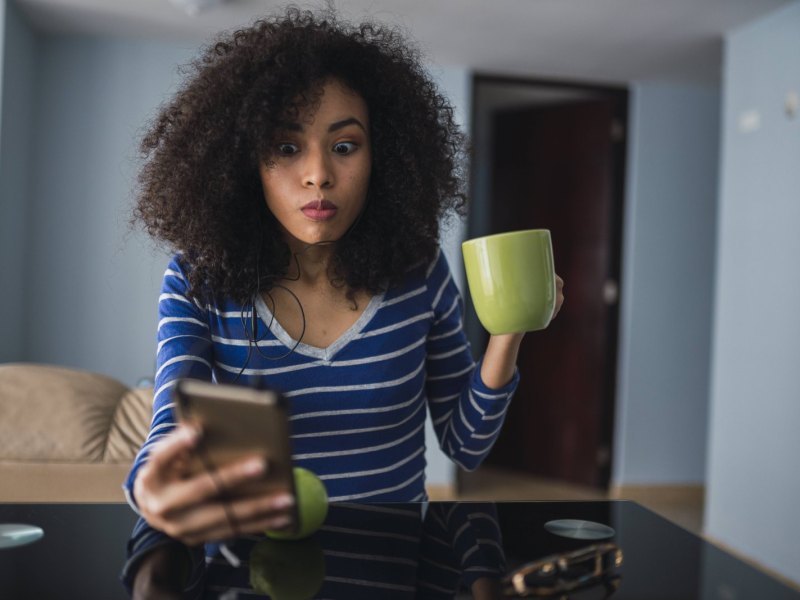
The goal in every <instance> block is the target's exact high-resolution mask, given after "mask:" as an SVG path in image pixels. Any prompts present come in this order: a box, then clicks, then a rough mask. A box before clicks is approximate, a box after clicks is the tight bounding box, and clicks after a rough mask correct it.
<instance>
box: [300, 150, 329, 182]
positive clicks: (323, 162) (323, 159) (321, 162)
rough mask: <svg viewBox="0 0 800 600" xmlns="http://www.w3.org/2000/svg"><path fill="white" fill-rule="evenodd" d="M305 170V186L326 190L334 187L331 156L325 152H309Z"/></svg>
mask: <svg viewBox="0 0 800 600" xmlns="http://www.w3.org/2000/svg"><path fill="white" fill-rule="evenodd" d="M303 166H304V170H303V185H304V186H305V187H318V188H320V189H321V188H326V187H331V186H332V185H333V170H332V168H331V162H330V156H328V153H327V152H324V151H323V150H316V149H313V150H309V151H308V152H307V153H306V160H305V163H304V165H303Z"/></svg>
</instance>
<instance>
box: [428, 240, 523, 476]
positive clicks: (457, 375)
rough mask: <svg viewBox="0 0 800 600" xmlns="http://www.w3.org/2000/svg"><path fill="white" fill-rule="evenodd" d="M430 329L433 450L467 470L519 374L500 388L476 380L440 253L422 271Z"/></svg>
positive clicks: (479, 456) (492, 432)
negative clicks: (435, 442) (436, 448)
mask: <svg viewBox="0 0 800 600" xmlns="http://www.w3.org/2000/svg"><path fill="white" fill-rule="evenodd" d="M427 286H428V293H429V295H430V298H431V307H432V308H431V310H432V311H433V315H434V316H433V325H432V327H431V330H430V333H429V334H428V339H427V343H426V350H427V362H426V372H427V380H426V393H427V397H428V406H429V409H430V413H431V418H432V420H433V427H434V430H435V431H436V436H437V438H438V440H439V445H440V447H441V448H442V450H443V451H444V452H445V454H447V455H448V456H449V457H450V458H451V459H452V460H453V462H455V463H456V464H457V465H459V466H460V467H462V468H463V469H466V470H468V471H472V470H474V469H476V468H478V466H479V465H480V464H481V462H483V459H484V458H485V457H486V456H487V455H488V454H489V451H490V450H491V449H492V446H493V445H494V442H495V440H496V439H497V436H498V435H499V434H500V429H501V428H502V426H503V421H504V419H505V415H506V410H507V409H508V404H509V402H510V401H511V397H512V395H513V394H514V391H515V390H516V389H517V384H518V383H519V370H518V369H514V375H513V377H512V378H511V381H509V382H508V383H507V384H506V385H504V386H503V387H502V388H500V389H491V388H489V387H488V386H487V385H486V384H485V383H484V382H483V380H482V379H481V374H480V373H481V364H482V363H483V359H482V358H481V360H480V361H478V363H477V364H475V362H474V361H473V359H472V354H471V352H470V345H469V342H468V341H467V338H466V335H465V333H464V325H463V317H464V302H463V300H462V298H461V295H460V294H459V292H458V288H457V287H456V284H455V282H454V281H453V277H452V274H451V272H450V268H449V266H448V265H447V260H446V259H445V257H444V254H442V252H441V250H440V251H439V253H438V254H437V257H436V259H435V260H434V261H433V263H432V264H431V265H430V267H429V268H428V272H427Z"/></svg>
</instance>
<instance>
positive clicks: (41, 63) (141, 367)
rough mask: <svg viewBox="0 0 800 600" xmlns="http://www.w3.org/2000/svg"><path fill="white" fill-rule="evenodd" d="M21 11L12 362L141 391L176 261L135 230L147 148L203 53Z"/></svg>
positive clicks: (440, 462) (11, 258) (10, 249)
mask: <svg viewBox="0 0 800 600" xmlns="http://www.w3.org/2000/svg"><path fill="white" fill-rule="evenodd" d="M9 9H10V10H9V15H8V19H7V28H6V29H7V33H6V42H7V44H6V46H7V48H8V50H9V51H8V52H7V53H6V58H8V57H9V56H11V55H13V56H14V57H15V59H14V61H13V62H11V63H9V61H8V60H6V69H5V73H4V83H5V89H6V92H7V93H6V96H8V97H7V98H5V100H6V101H5V102H4V113H3V125H4V128H3V148H2V154H0V164H2V169H3V187H2V190H3V209H2V210H3V212H2V223H3V230H2V234H3V235H2V244H3V246H2V256H3V257H4V258H3V263H2V267H3V270H2V274H3V275H2V277H3V281H4V283H6V282H10V283H11V285H9V286H8V287H7V288H6V289H9V290H10V293H8V294H2V295H0V299H2V302H3V305H2V309H3V312H2V313H0V314H13V315H16V316H17V319H13V320H9V321H7V322H6V323H4V325H8V326H9V327H10V330H9V332H8V333H6V331H5V329H4V331H3V336H2V339H3V342H2V352H3V353H2V355H1V356H0V361H19V360H29V361H34V362H39V363H51V364H58V365H65V366H70V367H76V368H80V369H86V370H89V371H95V372H99V373H104V374H107V375H110V376H112V377H116V378H117V379H119V380H121V381H123V382H125V383H127V384H129V385H133V384H135V383H136V382H138V381H139V380H140V379H141V378H147V377H152V375H153V372H154V357H155V332H156V324H157V312H156V311H157V298H158V292H159V288H160V285H161V278H162V275H163V271H164V267H165V266H166V261H167V256H166V254H165V253H164V251H163V250H159V249H157V248H154V247H153V245H152V244H151V243H150V241H149V240H148V239H147V238H146V237H145V236H144V235H143V234H141V233H139V232H138V231H136V230H131V228H130V226H129V222H128V221H129V218H130V211H131V206H132V201H133V187H134V183H135V176H136V170H137V165H138V157H137V150H136V140H137V138H138V137H139V135H140V134H141V132H142V127H143V126H144V125H145V123H146V122H147V120H148V118H151V117H152V116H153V115H154V113H155V110H156V108H157V107H158V105H159V104H160V103H161V102H163V101H165V100H167V99H168V97H169V96H170V94H171V93H172V92H174V91H175V89H176V86H177V83H178V77H177V75H176V68H177V66H178V65H179V64H184V63H186V62H187V61H188V60H189V59H190V58H191V57H192V56H194V54H195V53H196V51H197V46H196V45H193V44H187V45H177V44H167V43H159V42H154V41H151V40H133V39H128V40H125V39H116V38H97V37H86V36H45V35H41V36H36V35H35V34H34V33H33V31H32V30H31V28H30V27H29V26H28V25H27V24H26V23H25V22H24V20H22V19H20V18H19V16H18V15H17V13H16V10H15V9H14V6H13V4H10V5H9ZM434 76H435V77H436V78H437V79H438V80H439V81H440V83H441V85H442V88H443V89H444V90H445V92H446V93H447V94H448V95H449V96H450V97H451V98H452V101H453V103H454V104H456V105H457V106H458V107H459V110H458V111H457V116H458V118H459V120H460V121H461V122H462V123H467V122H468V119H467V117H466V116H465V115H467V114H468V110H469V73H468V72H467V71H466V70H465V69H463V68H456V67H452V68H442V69H437V70H436V71H435V73H434ZM12 90H13V94H12V92H11V91H12ZM465 111H467V112H465ZM7 140H8V141H7ZM7 173H9V174H10V175H8V176H6V174H7ZM7 190H8V191H9V193H8V194H6V191H7ZM462 237H463V227H462V226H461V224H460V223H458V222H455V223H453V224H452V226H451V227H450V228H448V229H447V231H446V232H445V235H444V240H443V246H444V249H445V252H446V254H447V256H448V259H449V260H450V261H451V263H452V264H453V266H454V268H455V271H456V272H455V277H456V280H457V281H459V282H461V280H462V279H463V276H462V274H461V271H460V267H459V264H460V258H459V257H460V249H459V243H460V241H461V238H462ZM6 311H9V312H6ZM429 429H430V431H429V436H428V452H427V458H428V461H429V469H428V481H429V482H430V483H434V484H449V483H451V482H452V481H453V478H454V469H453V467H452V464H451V463H450V461H449V460H447V459H446V458H444V455H443V454H442V453H441V452H440V451H439V449H438V445H437V444H436V442H435V437H433V435H432V428H430V427H429Z"/></svg>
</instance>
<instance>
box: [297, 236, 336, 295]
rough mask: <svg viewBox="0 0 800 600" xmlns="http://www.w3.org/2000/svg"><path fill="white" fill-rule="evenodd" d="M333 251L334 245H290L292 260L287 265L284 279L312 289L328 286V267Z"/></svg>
mask: <svg viewBox="0 0 800 600" xmlns="http://www.w3.org/2000/svg"><path fill="white" fill-rule="evenodd" d="M335 250H336V244H335V243H322V244H303V243H295V244H291V243H290V244H289V251H290V252H291V253H292V260H291V261H290V263H289V271H288V273H287V275H286V279H287V280H294V281H298V282H301V283H303V284H304V285H309V286H314V287H316V286H319V285H325V284H329V283H330V266H331V262H332V261H333V256H334V252H335Z"/></svg>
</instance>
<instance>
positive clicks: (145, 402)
mask: <svg viewBox="0 0 800 600" xmlns="http://www.w3.org/2000/svg"><path fill="white" fill-rule="evenodd" d="M152 402H153V391H152V389H150V388H139V389H131V388H128V387H126V386H125V385H123V384H121V383H120V382H118V381H116V380H114V379H112V378H110V377H106V376H104V375H97V374H95V373H88V372H85V371H77V370H74V369H66V368H63V367H53V366H44V365H34V364H2V365H0V502H124V500H125V497H124V494H123V492H122V488H121V485H122V482H123V481H124V479H125V475H126V474H127V472H128V469H129V468H130V464H131V462H132V460H133V458H134V456H135V454H136V452H137V450H138V449H139V447H140V446H141V444H142V442H143V441H144V437H145V435H146V433H147V429H148V427H149V424H150V419H151V413H152Z"/></svg>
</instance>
